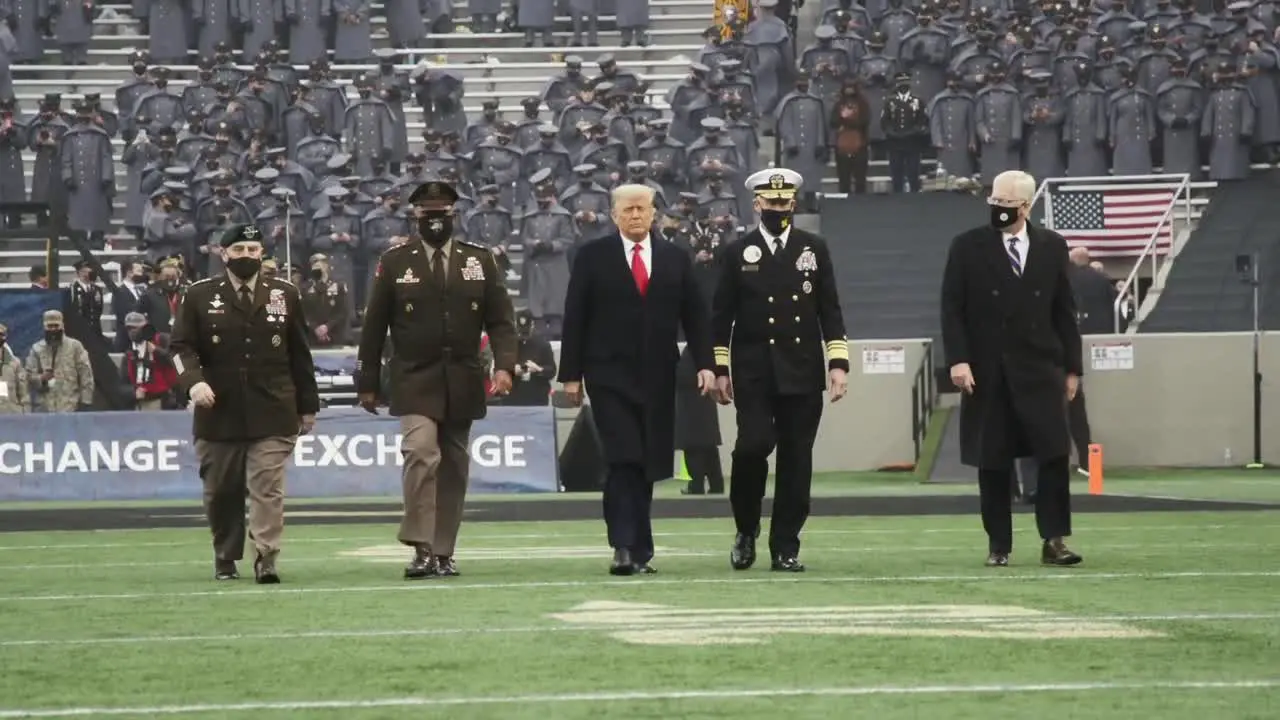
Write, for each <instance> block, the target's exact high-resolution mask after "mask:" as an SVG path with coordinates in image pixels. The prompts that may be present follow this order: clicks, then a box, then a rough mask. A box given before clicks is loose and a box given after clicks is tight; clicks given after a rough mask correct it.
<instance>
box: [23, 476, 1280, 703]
mask: <svg viewBox="0 0 1280 720" xmlns="http://www.w3.org/2000/svg"><path fill="white" fill-rule="evenodd" d="M876 482H877V483H879V484H878V485H877V484H876V483H856V482H851V483H848V484H847V486H846V488H845V489H846V490H848V491H849V493H848V494H855V495H857V494H862V495H868V496H870V495H874V496H882V495H886V494H888V492H889V488H890V486H892V487H893V488H894V489H895V491H896V492H898V493H900V494H902V495H904V496H907V497H910V496H911V495H912V494H917V495H921V496H923V495H929V496H933V495H939V494H944V493H953V492H972V490H971V489H968V488H957V489H945V488H944V489H940V488H937V487H934V486H929V487H921V486H919V485H918V484H916V483H913V482H911V481H909V480H906V479H904V480H902V481H896V482H894V481H883V480H881V481H876ZM833 483H835V484H834V489H833ZM881 486H883V487H881ZM821 487H822V493H825V494H828V495H830V494H835V493H836V492H838V491H839V489H840V487H839V483H836V482H835V481H829V482H827V483H825V484H822V486H821ZM1082 490H1083V489H1081V491H1082ZM670 492H671V491H670V489H667V490H664V494H670ZM1109 492H1114V493H1116V494H1128V495H1135V494H1142V495H1150V496H1160V497H1166V498H1168V497H1189V498H1209V499H1231V500H1247V501H1250V502H1256V503H1259V505H1258V508H1259V509H1257V510H1243V511H1231V512H1222V511H1214V510H1212V509H1209V510H1196V511H1191V512H1133V513H1089V514H1080V515H1077V518H1076V521H1077V529H1076V537H1075V539H1074V540H1073V542H1072V543H1071V544H1072V546H1073V547H1074V548H1075V549H1077V550H1078V551H1079V552H1081V553H1082V554H1083V555H1084V556H1085V564H1084V565H1082V566H1080V567H1077V568H1044V567H1041V566H1040V565H1039V563H1038V560H1039V555H1038V549H1039V548H1038V543H1037V541H1036V538H1035V537H1034V527H1033V525H1032V523H1031V522H1030V517H1029V516H1028V515H1025V514H1022V515H1020V516H1019V518H1018V520H1017V523H1018V528H1019V534H1018V542H1019V543H1020V545H1019V547H1017V548H1015V553H1014V557H1013V567H1010V568H1007V569H988V568H985V567H983V565H982V561H983V559H984V557H985V549H986V547H985V538H984V536H983V534H982V531H981V528H980V525H979V523H978V519H977V517H976V516H969V515H963V516H961V515H949V516H947V515H944V516H911V515H903V516H879V517H867V516H854V517H815V518H814V519H812V520H811V521H810V523H809V525H808V528H807V530H806V534H805V538H804V549H803V551H802V558H803V560H804V561H805V562H806V564H807V565H808V566H809V572H807V573H805V574H804V575H799V576H786V575H779V574H774V573H770V572H769V571H768V570H767V561H766V562H765V563H764V566H763V567H761V566H760V565H758V566H757V567H756V568H755V569H753V570H751V571H748V572H745V573H738V572H734V571H732V570H730V569H729V567H728V558H727V556H728V544H729V542H730V541H731V539H732V537H731V536H732V523H731V522H730V521H729V520H728V519H727V513H726V517H725V518H722V519H691V520H658V521H656V522H655V529H656V530H657V532H658V533H659V536H658V537H657V545H658V557H657V559H656V560H655V565H656V566H657V567H658V568H659V573H658V574H657V575H654V576H648V577H634V578H612V577H610V576H609V575H608V574H607V573H606V568H607V565H608V558H609V550H608V548H606V547H604V539H603V538H604V530H603V524H602V523H601V522H599V521H596V520H591V521H587V520H584V521H562V522H528V523H515V522H511V523H507V522H472V523H470V524H468V525H466V526H465V527H464V529H463V539H462V544H461V548H460V550H459V552H458V561H459V564H460V568H461V570H462V572H463V573H464V575H463V577H459V578H454V579H448V580H428V581H418V582H406V581H404V580H402V579H401V575H400V573H401V567H402V565H403V563H404V561H405V560H406V553H405V551H404V550H403V548H400V547H398V546H397V545H396V544H395V540H394V535H395V524H394V522H393V521H392V519H391V518H390V517H387V516H386V515H385V511H375V510H371V511H370V512H369V513H368V517H367V522H366V521H365V519H364V518H360V519H358V520H357V522H352V523H347V524H339V525H308V524H305V523H304V520H305V519H306V518H307V517H308V514H306V513H296V514H295V517H294V521H293V523H292V524H291V525H290V526H289V527H288V529H287V532H286V541H285V552H284V554H283V555H282V558H281V571H282V573H283V575H284V581H285V584H283V585H280V586H275V587H270V586H268V587H259V586H255V585H254V584H253V583H252V581H251V580H241V581H239V582H235V583H223V584H219V583H214V582H213V581H212V580H211V579H210V570H211V568H210V562H209V559H208V553H209V551H208V541H207V533H206V532H205V531H203V530H202V529H200V528H199V527H197V526H195V524H194V522H195V521H193V526H192V527H190V528H179V529H155V530H145V529H140V530H116V531H98V532H91V531H84V532H16V533H5V534H0V718H18V717H95V716H111V717H162V716H170V715H185V714H192V715H199V716H202V717H214V718H255V719H257V718H263V719H269V718H321V719H329V718H333V719H338V718H341V719H343V720H347V719H372V718H424V717H425V718H467V719H471V718H503V719H506V718H514V719H524V718H531V719H536V720H551V719H554V720H570V719H576V718H582V719H587V718H590V719H595V718H628V719H631V718H655V719H657V718H662V719H664V720H666V719H670V718H725V719H733V720H739V719H741V718H768V719H772V718H787V719H788V720H791V719H794V718H823V719H826V718H875V719H877V720H881V719H882V720H896V719H904V720H906V719H910V720H924V719H930V718H944V719H965V718H975V719H976V718H981V719H982V720H988V719H990V718H1005V717H1009V718H1037V717H1052V718H1054V719H1055V720H1058V719H1060V718H1082V719H1085V718H1087V719H1090V720H1097V719H1101V718H1116V719H1124V720H1143V719H1146V718H1152V719H1155V718H1159V719H1160V720H1174V719H1179V718H1188V719H1194V720H1219V719H1222V720H1236V719H1244V718H1257V719H1259V720H1262V719H1266V720H1274V719H1275V718H1278V717H1280V561H1277V551H1280V510H1271V509H1265V508H1267V507H1268V504H1269V503H1272V502H1277V501H1280V479H1277V478H1276V477H1275V476H1273V475H1260V476H1247V475H1243V474H1240V475H1232V476H1225V477H1206V476H1203V475H1199V476H1194V477H1187V478H1182V477H1180V476H1178V475H1176V474H1167V475H1153V474H1147V475H1140V476H1133V477H1131V478H1129V479H1125V478H1123V477H1121V478H1120V479H1118V480H1117V481H1116V482H1115V483H1113V484H1112V485H1111V486H1109ZM923 499H924V498H922V500H923ZM535 502H537V501H535ZM544 502H552V503H554V502H557V501H556V500H547V501H544ZM672 502H681V501H680V500H674V499H673V500H672ZM822 502H823V499H822V498H816V499H815V505H820V504H821V503H822ZM1277 506H1280V503H1277ZM0 509H3V508H0ZM193 510H194V509H193ZM726 510H727V508H726ZM335 512H336V511H335ZM324 514H325V513H323V512H321V511H317V512H315V513H313V514H311V515H310V517H316V516H320V515H324ZM241 570H242V572H245V573H246V574H248V575H251V572H249V571H250V568H249V567H248V566H247V565H243V566H242V568H241Z"/></svg>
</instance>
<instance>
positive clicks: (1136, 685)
mask: <svg viewBox="0 0 1280 720" xmlns="http://www.w3.org/2000/svg"><path fill="white" fill-rule="evenodd" d="M1278 686H1280V680H1276V679H1271V678H1265V679H1259V680H1238V681H1232V682H1192V681H1188V682H1180V681H1167V682H1078V683H1053V684H1038V685H1012V684H1010V685H872V686H863V687H820V688H775V689H762V690H756V689H745V688H743V689H725V690H658V691H650V692H593V693H565V694H557V695H508V696H498V697H495V696H492V695H489V696H485V695H474V696H471V697H443V698H442V697H402V698H379V699H370V700H311V701H298V702H253V703H234V704H225V705H217V704H207V705H160V706H155V707H115V708H111V707H70V708H56V709H30V710H0V718H63V717H89V716H111V715H195V714H201V713H249V712H271V711H294V710H367V709H373V708H397V707H450V706H452V707H457V706H464V705H523V704H529V705H535V704H536V705H564V704H569V703H602V702H618V701H622V702H625V701H628V700H630V701H658V700H746V699H753V698H779V697H858V696H864V697H865V696H870V695H905V696H912V695H978V694H991V693H1075V692H1100V691H1104V690H1106V691H1115V690H1121V691H1124V690H1260V689H1270V688H1275V687H1278Z"/></svg>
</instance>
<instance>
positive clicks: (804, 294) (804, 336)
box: [711, 226, 849, 395]
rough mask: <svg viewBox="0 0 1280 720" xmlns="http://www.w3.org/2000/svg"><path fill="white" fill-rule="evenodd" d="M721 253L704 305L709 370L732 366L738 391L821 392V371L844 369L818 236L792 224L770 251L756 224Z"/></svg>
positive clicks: (829, 275) (845, 357)
mask: <svg viewBox="0 0 1280 720" xmlns="http://www.w3.org/2000/svg"><path fill="white" fill-rule="evenodd" d="M722 252H723V254H722V256H721V257H722V260H721V266H720V279H719V281H718V283H717V285H716V290H715V296H714V300H713V301H712V310H711V332H712V339H713V342H714V348H713V350H714V353H715V364H716V374H717V375H720V376H724V375H729V374H730V369H731V368H732V373H733V383H734V389H735V390H739V391H741V389H744V388H759V389H760V391H761V392H768V393H773V394H777V395H804V394H808V393H815V392H816V393H821V392H822V391H823V390H825V389H826V386H827V370H828V369H837V368H838V369H841V370H844V371H845V372H848V371H849V342H848V340H847V339H846V338H845V330H844V315H843V313H842V312H841V310H840V299H839V296H838V294H837V292H836V281H835V273H834V272H833V269H832V266H831V254H830V251H829V250H828V248H827V243H826V241H825V240H823V239H822V238H821V237H819V236H817V235H814V234H812V233H807V232H805V231H803V230H801V229H799V228H797V227H794V226H793V227H792V228H791V229H790V234H789V235H788V236H787V239H786V243H785V245H783V247H782V248H781V250H780V251H779V252H778V254H777V255H776V256H775V255H774V254H773V252H772V250H770V248H769V241H767V240H766V239H765V237H764V235H763V234H762V233H761V232H760V229H759V228H756V229H755V230H752V231H751V232H749V233H747V234H746V235H743V236H742V237H741V238H739V239H738V240H737V241H735V242H732V243H729V244H728V245H726V246H725V247H724V250H723V251H722ZM824 349H825V351H826V358H825V362H824V357H823V350H824ZM730 358H732V360H731V359H730Z"/></svg>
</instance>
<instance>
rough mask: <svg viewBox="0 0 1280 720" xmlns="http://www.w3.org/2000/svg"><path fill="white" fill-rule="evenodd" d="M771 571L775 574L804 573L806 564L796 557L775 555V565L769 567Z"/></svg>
mask: <svg viewBox="0 0 1280 720" xmlns="http://www.w3.org/2000/svg"><path fill="white" fill-rule="evenodd" d="M769 569H770V570H772V571H774V572H792V573H799V572H804V563H801V562H800V559H799V558H797V557H795V556H787V555H774V556H773V564H771V565H770V566H769Z"/></svg>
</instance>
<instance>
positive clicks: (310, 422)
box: [298, 415, 316, 435]
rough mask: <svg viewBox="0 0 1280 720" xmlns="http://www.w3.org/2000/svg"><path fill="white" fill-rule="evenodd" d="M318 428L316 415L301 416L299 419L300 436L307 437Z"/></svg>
mask: <svg viewBox="0 0 1280 720" xmlns="http://www.w3.org/2000/svg"><path fill="white" fill-rule="evenodd" d="M315 426H316V416H315V415H301V416H299V417H298V434H299V435H306V434H307V433H309V432H311V430H312V429H313V428H314V427H315Z"/></svg>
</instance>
